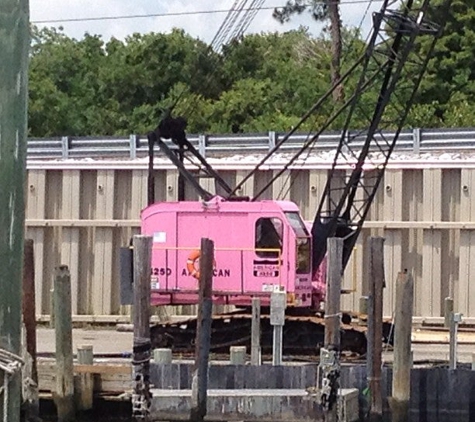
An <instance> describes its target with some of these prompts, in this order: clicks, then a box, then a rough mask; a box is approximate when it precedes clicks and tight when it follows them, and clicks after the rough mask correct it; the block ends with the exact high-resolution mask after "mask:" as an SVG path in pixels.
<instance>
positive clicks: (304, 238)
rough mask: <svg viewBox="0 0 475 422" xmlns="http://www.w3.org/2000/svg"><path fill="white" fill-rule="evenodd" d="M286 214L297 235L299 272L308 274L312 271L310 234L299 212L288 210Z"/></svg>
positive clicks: (297, 264)
mask: <svg viewBox="0 0 475 422" xmlns="http://www.w3.org/2000/svg"><path fill="white" fill-rule="evenodd" d="M285 215H286V216H287V219H288V220H289V223H290V226H291V227H292V229H293V230H294V232H295V236H296V237H297V245H296V247H297V263H296V267H297V268H296V270H297V274H308V273H309V272H310V252H311V249H310V234H309V232H308V230H307V228H306V227H305V224H304V222H303V221H302V219H301V218H300V215H299V214H298V213H297V212H286V213H285Z"/></svg>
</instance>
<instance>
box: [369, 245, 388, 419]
mask: <svg viewBox="0 0 475 422" xmlns="http://www.w3.org/2000/svg"><path fill="white" fill-rule="evenodd" d="M383 288H384V239H383V238H382V237H371V238H370V296H369V309H368V354H367V370H368V375H367V376H368V385H369V389H370V397H371V403H370V421H381V420H382V417H383V397H382V392H381V366H382V353H383Z"/></svg>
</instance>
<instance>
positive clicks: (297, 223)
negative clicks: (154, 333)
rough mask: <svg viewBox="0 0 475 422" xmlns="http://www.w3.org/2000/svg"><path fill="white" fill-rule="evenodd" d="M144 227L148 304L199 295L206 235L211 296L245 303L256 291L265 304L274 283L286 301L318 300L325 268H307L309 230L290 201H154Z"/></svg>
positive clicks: (316, 303) (315, 303) (315, 304)
mask: <svg viewBox="0 0 475 422" xmlns="http://www.w3.org/2000/svg"><path fill="white" fill-rule="evenodd" d="M142 233H143V234H147V235H150V236H152V237H153V251H152V305H183V304H195V303H197V301H198V278H199V247H200V240H201V238H203V237H206V238H210V239H212V240H213V241H214V243H215V268H214V277H213V293H214V300H213V301H214V302H215V303H217V304H230V305H238V306H250V304H251V300H252V297H261V303H262V304H263V305H264V306H266V305H268V304H269V300H270V292H272V291H275V290H278V291H285V292H286V293H287V305H288V306H290V307H303V308H312V309H319V308H320V303H321V301H322V299H323V297H324V289H325V280H324V274H322V271H317V272H314V271H312V242H311V235H310V231H309V229H308V228H307V227H306V225H305V224H304V222H303V220H302V218H301V216H300V213H299V209H298V208H297V206H296V205H295V204H294V203H292V202H289V201H259V202H250V201H226V200H224V199H223V198H222V197H219V196H215V197H213V198H211V199H210V200H208V201H204V202H199V201H193V202H191V201H179V202H161V203H155V204H152V205H150V206H148V207H147V208H145V209H144V210H143V212H142ZM312 276H313V277H312Z"/></svg>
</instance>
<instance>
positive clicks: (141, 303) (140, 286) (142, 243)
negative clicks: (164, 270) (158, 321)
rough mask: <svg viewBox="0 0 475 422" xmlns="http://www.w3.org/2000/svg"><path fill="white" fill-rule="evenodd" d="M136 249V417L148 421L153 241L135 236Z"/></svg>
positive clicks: (133, 405) (134, 356)
mask: <svg viewBox="0 0 475 422" xmlns="http://www.w3.org/2000/svg"><path fill="white" fill-rule="evenodd" d="M132 244H133V248H134V253H133V255H134V259H133V261H134V312H133V318H134V347H133V358H132V359H133V360H132V364H133V367H134V382H135V384H134V393H133V396H132V416H133V417H135V418H136V419H141V420H144V421H147V420H148V419H149V416H150V405H151V402H152V398H151V395H150V358H151V354H152V345H151V342H150V295H151V285H150V283H151V280H150V274H151V272H152V268H151V267H152V263H151V261H152V237H151V236H143V235H135V236H134V237H133V241H132Z"/></svg>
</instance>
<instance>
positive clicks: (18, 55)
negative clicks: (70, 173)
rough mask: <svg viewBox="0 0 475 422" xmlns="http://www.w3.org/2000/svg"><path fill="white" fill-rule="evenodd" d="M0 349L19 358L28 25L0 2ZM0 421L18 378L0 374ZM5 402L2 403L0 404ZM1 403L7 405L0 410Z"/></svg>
mask: <svg viewBox="0 0 475 422" xmlns="http://www.w3.org/2000/svg"><path fill="white" fill-rule="evenodd" d="M0 33H1V36H0V186H1V195H0V233H1V235H0V348H2V349H5V350H7V351H8V352H10V353H13V354H14V355H15V356H17V357H18V356H20V355H21V285H22V267H23V240H24V228H25V192H24V188H25V176H26V160H25V158H26V133H27V128H28V124H27V102H28V63H29V52H30V26H29V8H28V0H2V1H0ZM3 387H5V388H6V390H5V392H4V394H2V395H1V399H0V418H3V420H8V422H17V421H19V420H20V404H21V375H20V373H15V374H14V375H12V376H6V375H5V379H4V376H3V371H0V388H2V389H3ZM5 398H7V400H5ZM4 400H5V401H7V403H6V408H5V407H4Z"/></svg>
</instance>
